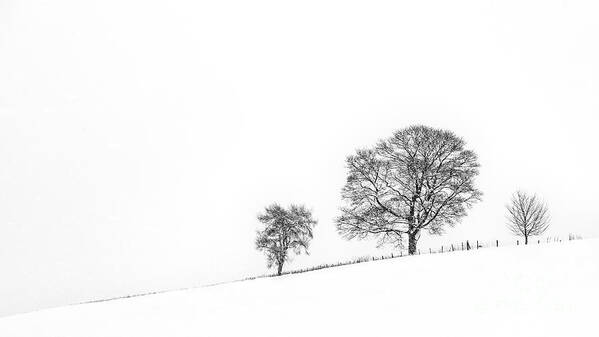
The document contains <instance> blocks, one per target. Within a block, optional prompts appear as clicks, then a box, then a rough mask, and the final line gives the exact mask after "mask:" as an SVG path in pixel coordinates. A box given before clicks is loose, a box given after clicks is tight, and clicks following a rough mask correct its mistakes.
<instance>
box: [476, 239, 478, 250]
mask: <svg viewBox="0 0 599 337" xmlns="http://www.w3.org/2000/svg"><path fill="white" fill-rule="evenodd" d="M476 249H478V240H476Z"/></svg>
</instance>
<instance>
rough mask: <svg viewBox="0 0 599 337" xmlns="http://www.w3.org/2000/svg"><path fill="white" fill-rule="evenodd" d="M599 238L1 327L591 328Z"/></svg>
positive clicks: (208, 330)
mask: <svg viewBox="0 0 599 337" xmlns="http://www.w3.org/2000/svg"><path fill="white" fill-rule="evenodd" d="M598 282H599V240H598V239H590V240H581V241H573V242H566V243H552V244H545V245H532V246H529V247H523V246H519V247H506V248H493V249H482V250H478V251H476V250H475V251H466V252H453V253H447V254H438V255H430V256H429V255H423V256H414V257H406V258H400V259H391V260H385V261H377V262H369V263H362V264H356V265H349V266H343V267H338V268H331V269H325V270H320V271H315V272H310V273H304V274H296V275H287V276H283V277H278V278H267V279H258V280H252V281H245V282H236V283H230V284H224V285H219V286H212V287H204V288H198V289H193V290H186V291H177V292H170V293H164V294H159V295H151V296H144V297H137V298H132V299H123V300H115V301H108V302H101V303H93V304H83V305H74V306H67V307H61V308H55V309H49V310H42V311H38V312H33V313H29V314H21V315H15V316H9V317H4V318H1V319H0V336H11V337H18V336H37V337H42V336H52V337H81V336H87V337H90V336H101V337H110V336H143V337H151V336H598V335H599V332H598V330H599V329H598V328H597V327H598V324H597V322H596V319H597V310H598V309H597V304H598V303H599V291H598Z"/></svg>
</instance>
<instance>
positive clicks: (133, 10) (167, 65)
mask: <svg viewBox="0 0 599 337" xmlns="http://www.w3.org/2000/svg"><path fill="white" fill-rule="evenodd" d="M597 17H599V8H598V7H597V3H596V1H565V0H564V1H547V0H543V1H528V2H526V3H524V1H505V0H503V1H488V0H487V1H480V0H477V1H474V0H473V1H459V4H458V2H456V1H453V2H451V4H449V3H448V2H446V1H418V2H409V3H408V2H407V1H347V0H346V1H326V0H318V1H301V2H287V1H280V0H279V1H252V2H251V3H250V2H248V1H213V2H208V3H200V2H199V1H191V0H190V1H161V2H157V1H124V0H118V1H116V0H115V1H107V0H103V1H84V2H82V1H75V0H72V1H64V0H63V1H58V0H56V1H25V0H20V1H10V0H0V268H1V270H2V273H1V275H0V278H1V281H0V299H1V301H0V315H3V314H8V313H13V312H19V311H24V310H31V309H34V308H39V307H45V306H52V305H60V304H65V303H70V302H75V301H81V300H86V299H92V298H98V297H110V296H117V295H122V294H127V293H131V292H138V291H144V290H149V289H163V288H173V287H182V286H189V285H195V284H202V283H206V282H213V281H218V280H226V279H231V278H236V277H240V276H246V275H250V274H258V273H263V272H264V271H265V265H264V258H263V257H262V255H260V254H259V253H258V252H256V251H255V250H254V235H255V230H256V229H257V228H258V223H257V221H256V220H255V216H256V214H257V213H258V212H260V211H261V209H262V207H263V206H265V205H267V204H268V203H271V202H273V201H279V202H281V203H283V204H286V203H289V202H300V203H305V204H306V205H308V206H309V207H311V208H312V209H313V211H314V214H315V216H316V217H317V218H318V219H319V220H320V223H319V225H318V227H317V230H316V233H315V235H316V237H315V239H314V241H313V245H312V249H311V252H312V254H311V256H309V257H307V258H306V257H301V258H298V259H297V260H296V261H295V262H294V263H293V264H292V267H300V266H306V265H312V264H317V263H320V262H333V261H337V260H342V259H346V258H351V257H354V256H359V255H363V254H370V253H376V252H377V250H376V249H375V248H374V247H375V242H374V241H372V242H346V241H344V240H342V239H341V238H340V237H339V236H338V235H337V234H336V232H335V228H334V225H333V218H334V217H335V216H336V215H338V208H339V207H340V206H341V199H340V188H341V187H342V186H343V184H344V181H345V167H344V160H345V157H346V156H347V155H348V154H351V153H352V152H353V151H354V150H355V149H356V148H359V147H365V146H370V145H372V144H374V143H375V142H376V141H377V140H378V139H380V138H384V137H387V136H389V135H390V134H391V132H392V131H393V130H394V129H398V128H402V127H406V126H408V125H410V124H413V123H423V124H427V125H431V126H435V127H443V128H448V129H451V130H453V131H455V132H456V133H457V134H458V135H460V136H462V137H464V138H465V139H466V141H467V142H468V145H469V147H470V148H471V149H473V150H474V151H476V152H477V153H478V155H479V157H480V162H481V164H482V168H481V174H480V178H479V179H478V182H479V184H478V186H479V187H480V189H481V190H482V191H483V192H484V193H485V195H484V200H483V202H481V203H479V204H478V205H476V206H475V208H474V209H472V211H471V212H470V214H469V216H468V217H467V218H466V219H465V220H464V221H463V223H462V224H460V225H458V227H456V228H455V229H451V230H449V232H448V233H447V235H446V236H444V237H441V238H428V237H423V238H422V240H421V245H422V246H423V247H427V245H435V246H436V245H437V244H441V243H447V242H451V241H459V240H464V239H471V240H472V239H474V240H476V239H480V240H491V239H500V240H505V239H511V236H510V235H509V232H508V230H507V229H506V228H505V225H504V214H505V212H504V204H505V203H506V202H507V201H508V199H509V196H510V194H511V193H512V192H513V191H515V190H516V189H518V188H523V189H525V190H527V191H531V192H537V193H538V194H540V195H541V196H542V197H543V198H544V199H545V200H546V201H547V203H548V204H549V207H550V211H551V214H552V219H553V223H552V227H551V229H550V233H549V234H550V235H567V233H568V232H574V233H579V234H582V235H584V236H596V235H597V234H599V229H598V228H597V224H598V222H599V221H598V220H599V215H597V212H596V210H595V208H596V204H595V202H594V201H595V200H594V199H596V191H597V190H598V188H599V183H598V182H597V181H596V180H595V175H596V171H597V164H599V159H597V155H596V153H597V150H596V146H597V143H598V142H597V136H596V134H595V133H596V127H597V126H596V125H597V117H596V114H597V112H599V62H598V61H597V60H599V43H597V41H599V21H598V20H597Z"/></svg>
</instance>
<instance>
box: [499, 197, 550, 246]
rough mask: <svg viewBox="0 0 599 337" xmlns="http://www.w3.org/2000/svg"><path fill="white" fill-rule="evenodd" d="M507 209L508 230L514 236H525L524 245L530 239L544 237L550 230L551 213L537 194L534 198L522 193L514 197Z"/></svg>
mask: <svg viewBox="0 0 599 337" xmlns="http://www.w3.org/2000/svg"><path fill="white" fill-rule="evenodd" d="M505 207H506V208H507V212H508V213H507V216H506V218H507V220H508V228H509V229H510V231H512V233H513V234H514V235H518V236H523V237H524V244H526V245H527V244H528V237H530V236H536V235H542V234H543V233H545V231H546V230H547V228H549V221H550V217H549V211H548V209H547V205H546V204H545V203H544V202H543V201H541V200H540V199H539V198H538V197H537V195H536V194H533V195H532V196H531V195H529V194H526V193H524V192H522V191H518V192H516V193H514V194H513V195H512V200H511V202H510V203H509V204H508V205H506V206H505Z"/></svg>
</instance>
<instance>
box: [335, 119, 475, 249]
mask: <svg viewBox="0 0 599 337" xmlns="http://www.w3.org/2000/svg"><path fill="white" fill-rule="evenodd" d="M347 167H348V170H349V174H348V177H347V183H346V184H345V186H344V187H343V189H342V192H341V194H342V197H343V199H344V200H345V201H346V204H347V205H346V206H345V207H342V208H341V212H342V215H341V216H339V217H338V218H337V219H336V225H337V230H338V232H339V233H340V234H341V235H342V236H344V237H345V238H347V239H354V238H358V239H364V238H367V237H377V238H378V243H379V246H380V245H383V244H393V245H395V246H396V247H398V248H403V246H404V245H403V239H404V237H406V236H407V238H408V253H409V254H414V253H416V244H417V241H418V239H419V238H420V234H421V231H422V230H427V231H428V232H429V233H431V234H442V233H443V231H444V227H445V226H446V225H449V226H453V225H455V224H456V223H457V222H459V221H460V219H461V218H462V217H464V216H465V215H466V211H467V209H468V208H469V207H471V206H472V205H473V204H474V203H475V202H477V201H479V200H480V199H481V196H482V193H481V192H480V191H479V190H478V189H476V188H475V186H474V179H475V177H476V176H477V175H478V168H479V164H478V161H477V156H476V154H475V153H474V152H472V151H470V150H467V149H465V142H464V140H463V139H462V138H460V137H458V136H456V135H455V134H454V133H453V132H451V131H446V130H440V129H434V128H430V127H427V126H421V125H418V126H411V127H408V128H406V129H402V130H399V131H396V132H395V133H394V134H393V136H392V137H390V138H389V139H386V140H384V141H381V142H379V144H378V145H376V146H375V147H374V148H373V149H366V150H358V151H357V152H356V154H354V155H350V156H349V157H348V158H347Z"/></svg>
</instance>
